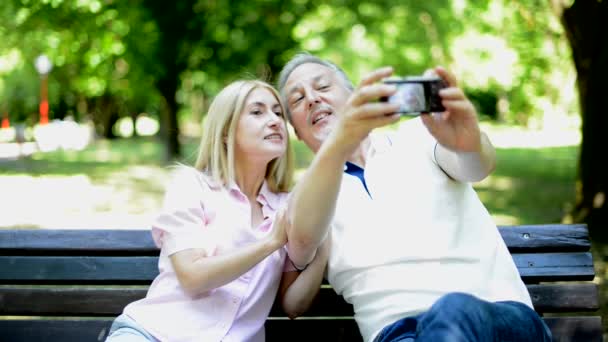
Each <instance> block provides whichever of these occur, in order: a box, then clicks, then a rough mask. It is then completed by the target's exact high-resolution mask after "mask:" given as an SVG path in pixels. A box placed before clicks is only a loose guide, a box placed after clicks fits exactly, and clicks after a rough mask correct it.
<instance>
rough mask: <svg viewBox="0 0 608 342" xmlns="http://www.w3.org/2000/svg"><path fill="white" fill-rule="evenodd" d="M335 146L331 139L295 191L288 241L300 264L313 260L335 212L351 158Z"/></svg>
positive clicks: (293, 254)
mask: <svg viewBox="0 0 608 342" xmlns="http://www.w3.org/2000/svg"><path fill="white" fill-rule="evenodd" d="M333 146H334V144H332V143H329V142H328V143H326V144H324V145H323V146H322V147H321V149H320V150H319V151H318V152H317V154H316V155H315V158H314V159H313V162H312V163H311V165H310V167H309V168H308V170H306V172H305V174H304V176H303V177H302V178H301V179H300V180H299V181H298V183H297V185H296V186H295V188H294V190H293V191H292V194H291V199H290V202H289V218H290V225H289V227H288V228H287V236H288V238H287V241H288V248H289V256H290V258H291V260H293V262H294V263H295V264H296V265H300V266H304V265H306V264H308V263H309V262H310V261H311V260H312V259H313V257H314V255H315V251H316V249H317V247H318V246H319V245H320V244H321V243H322V242H323V240H324V239H325V237H326V235H327V233H328V231H329V225H330V223H331V220H332V218H333V215H334V212H335V208H336V199H337V197H338V193H339V191H340V183H341V182H342V174H343V171H344V163H345V162H346V159H347V157H341V155H342V153H340V152H338V151H337V150H334V147H333Z"/></svg>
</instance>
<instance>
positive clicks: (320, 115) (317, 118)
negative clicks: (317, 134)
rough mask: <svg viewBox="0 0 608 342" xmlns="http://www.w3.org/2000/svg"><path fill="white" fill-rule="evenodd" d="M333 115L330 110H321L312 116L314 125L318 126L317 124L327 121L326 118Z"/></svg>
mask: <svg viewBox="0 0 608 342" xmlns="http://www.w3.org/2000/svg"><path fill="white" fill-rule="evenodd" d="M330 115H332V112H331V111H329V110H320V111H318V112H316V113H314V114H313V115H312V121H311V122H312V125H313V126H314V125H316V124H317V122H319V121H321V120H323V119H325V118H326V117H328V116H330Z"/></svg>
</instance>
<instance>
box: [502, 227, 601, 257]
mask: <svg viewBox="0 0 608 342" xmlns="http://www.w3.org/2000/svg"><path fill="white" fill-rule="evenodd" d="M498 230H499V231H500V234H501V235H502V238H503V240H504V241H505V243H506V245H507V246H508V247H509V250H510V251H511V253H513V252H528V251H533V252H534V253H538V252H557V251H561V252H585V251H588V250H589V248H590V247H591V242H590V241H589V232H588V230H587V226H586V225H584V224H567V225H566V224H543V225H521V226H499V227H498Z"/></svg>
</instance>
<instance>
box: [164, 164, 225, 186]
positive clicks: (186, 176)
mask: <svg viewBox="0 0 608 342" xmlns="http://www.w3.org/2000/svg"><path fill="white" fill-rule="evenodd" d="M193 186H200V187H204V188H213V187H214V186H215V182H214V181H213V180H212V179H211V177H209V176H208V175H207V174H206V173H205V172H203V171H201V170H198V169H196V168H194V167H192V166H188V165H183V164H177V165H175V166H172V167H171V168H170V176H169V182H168V184H167V188H176V187H177V188H189V187H193Z"/></svg>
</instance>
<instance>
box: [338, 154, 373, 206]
mask: <svg viewBox="0 0 608 342" xmlns="http://www.w3.org/2000/svg"><path fill="white" fill-rule="evenodd" d="M344 172H346V173H348V174H349V175H351V176H355V177H357V178H359V180H360V181H361V183H362V184H363V187H364V188H365V191H367V194H368V195H369V197H370V198H371V197H372V195H371V194H370V193H369V190H368V189H367V183H366V182H365V170H364V169H363V168H361V167H360V166H358V165H355V164H353V163H351V162H346V165H345V168H344Z"/></svg>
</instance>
